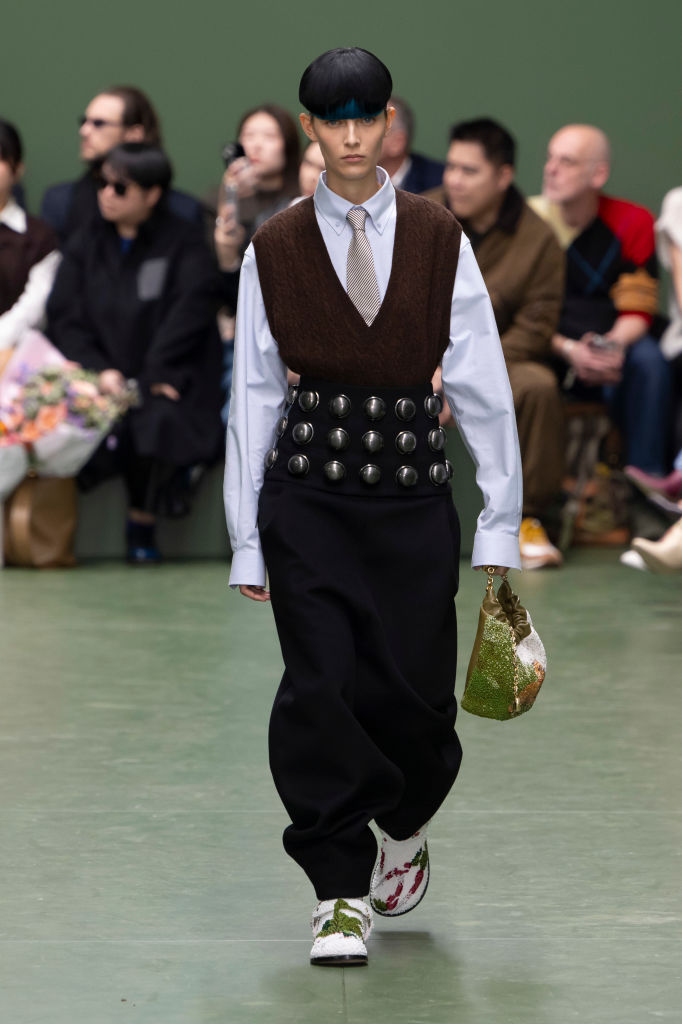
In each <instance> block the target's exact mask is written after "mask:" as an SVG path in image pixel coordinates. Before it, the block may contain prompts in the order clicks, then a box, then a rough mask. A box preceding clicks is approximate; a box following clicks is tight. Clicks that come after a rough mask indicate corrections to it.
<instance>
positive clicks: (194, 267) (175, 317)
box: [47, 207, 222, 466]
mask: <svg viewBox="0 0 682 1024" xmlns="http://www.w3.org/2000/svg"><path fill="white" fill-rule="evenodd" d="M218 290H219V286H218V281H217V272H216V269H215V266H214V263H213V258H212V256H211V254H210V252H209V250H208V248H207V246H206V244H205V242H204V240H203V237H202V233H201V231H200V230H199V229H198V228H196V227H194V226H193V225H191V224H189V223H188V222H187V221H184V220H181V219H180V218H178V217H175V216H173V214H171V213H169V212H167V210H166V209H165V208H163V207H160V208H157V210H156V211H155V212H154V214H153V216H152V217H151V218H150V219H149V220H148V221H146V222H145V223H144V224H143V225H142V226H141V228H140V231H139V234H138V236H137V238H136V239H135V240H134V242H133V244H132V247H131V249H130V250H129V251H128V252H127V253H124V252H123V250H122V248H121V239H120V237H119V235H118V233H117V231H116V229H115V228H114V226H113V225H112V224H110V223H108V222H107V221H105V220H103V219H102V218H99V219H98V220H96V221H93V222H92V223H91V224H90V225H89V227H88V228H87V229H82V230H80V231H78V232H76V233H75V234H74V235H73V237H72V238H71V239H70V241H69V242H68V244H67V246H66V249H65V252H64V258H63V261H62V263H61V266H60V268H59V271H58V274H57V278H56V281H55V284H54V288H53V291H52V295H51V296H50V299H49V302H48V309H47V312H48V335H49V337H50V338H51V340H52V341H53V342H54V344H55V345H56V346H57V348H59V349H60V351H61V352H63V353H64V355H65V356H66V357H67V358H68V359H73V360H75V361H76V362H79V363H81V364H82V365H83V366H84V367H85V368H87V369H91V370H96V371H97V372H101V371H102V370H106V369H111V368H114V369H117V370H120V371H121V373H122V374H123V375H124V376H125V377H127V378H134V379H136V380H137V381H138V383H139V385H140V390H141V393H142V400H143V402H142V407H141V408H139V409H135V410H133V411H132V412H130V413H129V414H128V419H129V423H130V428H131V431H132V435H133V443H134V445H135V448H136V450H137V452H138V454H140V455H144V456H154V457H156V458H159V459H163V460H164V461H166V462H170V463H172V464H174V465H176V466H185V465H190V464H193V463H196V462H204V461H210V460H211V459H212V458H213V457H215V455H216V454H217V452H218V450H219V448H220V443H221V434H222V429H221V425H220V404H221V392H220V374H221V346H220V339H219V336H218V331H217V327H216V310H217V307H218V304H219V295H218ZM161 383H162V384H171V385H172V386H173V387H175V388H177V390H178V391H179V392H180V395H181V399H180V401H179V402H174V401H172V400H170V399H168V398H164V397H153V396H152V395H151V394H150V390H149V389H150V386H151V385H152V384H161Z"/></svg>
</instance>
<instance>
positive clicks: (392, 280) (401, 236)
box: [306, 192, 407, 334]
mask: <svg viewBox="0 0 682 1024" xmlns="http://www.w3.org/2000/svg"><path fill="white" fill-rule="evenodd" d="M395 202H396V223H395V240H394V243H393V252H394V253H395V252H396V250H398V249H400V250H401V251H402V248H403V246H404V245H405V240H406V239H405V229H406V226H407V217H405V216H401V213H402V212H403V203H402V195H401V193H400V192H396V195H395ZM307 206H308V209H307V211H306V216H307V219H308V222H309V223H308V224H307V225H306V226H307V228H308V230H309V231H310V237H311V239H312V240H313V241H314V247H315V252H314V256H315V259H316V260H318V261H319V262H318V267H319V268H320V269H321V270H322V271H323V273H324V275H325V277H326V278H327V284H328V285H329V288H330V293H331V292H333V293H334V294H335V296H336V298H337V301H338V303H339V305H340V306H341V307H343V309H344V310H345V312H346V314H347V315H348V316H350V317H351V319H353V320H354V321H355V324H356V325H357V329H359V330H361V331H362V330H363V329H364V330H365V331H366V332H367V333H368V334H371V333H372V332H373V331H375V330H376V331H377V332H378V330H379V329H380V327H381V324H382V322H383V320H384V319H385V317H386V316H388V312H387V310H388V309H390V306H391V302H392V299H393V294H394V292H395V290H396V288H397V287H398V284H399V282H398V281H397V278H398V277H399V275H400V266H401V265H400V264H399V265H398V266H397V265H396V263H397V261H396V260H395V259H393V260H392V262H391V273H390V275H389V278H388V284H387V286H386V292H385V294H384V297H383V300H382V302H381V305H380V306H379V312H378V313H377V315H376V316H375V317H374V320H373V321H372V322H371V324H368V323H366V321H365V319H364V317H363V316H362V314H361V313H359V312H358V310H357V307H356V306H355V304H354V303H353V301H352V300H351V298H350V296H349V295H348V292H347V291H346V289H345V288H344V287H343V284H342V283H341V280H340V278H339V275H338V274H337V273H336V271H335V270H334V264H333V263H332V261H331V257H330V255H329V252H328V250H327V246H326V245H325V244H324V238H323V237H322V232H321V231H320V225H319V224H318V223H317V215H316V213H315V202H314V200H313V199H312V198H311V199H310V200H308V202H307Z"/></svg>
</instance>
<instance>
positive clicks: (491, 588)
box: [486, 565, 530, 714]
mask: <svg viewBox="0 0 682 1024" xmlns="http://www.w3.org/2000/svg"><path fill="white" fill-rule="evenodd" d="M486 571H487V573H488V584H487V586H486V591H487V593H488V595H489V596H490V597H492V598H495V601H496V603H497V604H498V607H499V608H500V609H501V611H502V613H503V615H504V618H505V619H506V622H507V625H508V626H509V634H510V636H511V642H512V647H513V648H514V714H518V711H519V706H520V705H519V656H518V654H517V653H516V632H515V630H514V625H513V622H512V621H510V616H509V613H508V610H507V608H505V607H504V605H503V604H502V603H501V602H500V601H499V597H496V596H495V566H494V565H487V566H486ZM502 583H503V584H504V583H506V584H507V586H508V587H509V578H508V576H507V573H505V574H504V576H503V577H502ZM510 590H511V588H510ZM512 597H514V595H513V594H512ZM516 602H517V604H518V598H516ZM529 632H530V630H529Z"/></svg>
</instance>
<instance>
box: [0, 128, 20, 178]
mask: <svg viewBox="0 0 682 1024" xmlns="http://www.w3.org/2000/svg"><path fill="white" fill-rule="evenodd" d="M23 159H24V148H23V146H22V144H21V136H20V135H19V132H18V131H17V130H16V128H15V127H14V125H13V124H11V123H10V122H9V121H2V120H0V160H4V161H5V163H8V164H9V165H10V167H11V168H12V171H16V169H17V167H18V166H19V164H20V163H21V161H22V160H23Z"/></svg>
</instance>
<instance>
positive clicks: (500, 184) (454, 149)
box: [443, 142, 513, 220]
mask: <svg viewBox="0 0 682 1024" xmlns="http://www.w3.org/2000/svg"><path fill="white" fill-rule="evenodd" d="M512 176H513V171H512V169H511V168H510V167H509V165H506V164H505V165H503V166H502V167H498V166H497V164H494V163H492V162H491V161H490V160H488V159H487V157H486V155H485V150H484V149H483V146H481V144H480V143H479V142H452V143H451V144H450V148H449V150H448V155H447V161H446V164H445V171H444V173H443V187H444V188H445V194H446V196H447V200H448V205H449V207H450V209H451V210H452V212H453V213H454V214H455V216H456V217H462V218H464V219H465V220H467V219H470V218H473V219H476V218H477V217H481V216H484V215H485V214H486V213H488V212H489V211H490V210H492V209H494V208H495V207H497V206H499V204H500V201H501V199H502V197H503V195H504V193H505V192H506V190H507V189H508V188H509V185H510V183H511V179H512Z"/></svg>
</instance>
